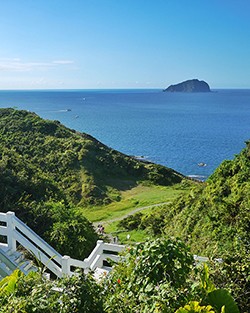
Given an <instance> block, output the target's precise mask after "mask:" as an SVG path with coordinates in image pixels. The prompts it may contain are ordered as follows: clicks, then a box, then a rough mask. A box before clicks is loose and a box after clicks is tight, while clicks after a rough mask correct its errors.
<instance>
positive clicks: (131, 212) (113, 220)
mask: <svg viewBox="0 0 250 313" xmlns="http://www.w3.org/2000/svg"><path fill="white" fill-rule="evenodd" d="M169 203H171V201H168V202H161V203H157V204H151V205H147V206H143V207H140V208H136V209H134V210H132V211H130V212H129V213H127V214H124V215H123V216H120V217H116V218H113V219H111V220H105V221H98V222H94V223H93V225H94V226H95V227H97V225H98V224H102V225H105V224H109V223H113V222H117V221H121V220H123V219H124V218H126V217H128V216H130V215H133V214H135V213H137V212H140V211H143V210H146V209H150V208H154V207H158V206H161V205H164V204H169Z"/></svg>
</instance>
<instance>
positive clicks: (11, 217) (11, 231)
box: [6, 211, 16, 251]
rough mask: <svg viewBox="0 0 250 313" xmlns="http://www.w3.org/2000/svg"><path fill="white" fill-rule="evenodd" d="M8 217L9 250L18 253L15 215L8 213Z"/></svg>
mask: <svg viewBox="0 0 250 313" xmlns="http://www.w3.org/2000/svg"><path fill="white" fill-rule="evenodd" d="M6 217H7V242H8V248H9V249H11V250H12V251H16V239H15V237H14V230H15V225H14V218H15V213H14V212H11V211H8V212H7V213H6Z"/></svg>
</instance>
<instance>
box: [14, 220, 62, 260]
mask: <svg viewBox="0 0 250 313" xmlns="http://www.w3.org/2000/svg"><path fill="white" fill-rule="evenodd" d="M14 225H15V226H16V228H17V230H19V231H21V232H22V233H23V234H24V235H25V236H26V239H28V240H29V241H31V242H33V243H35V244H36V245H37V246H38V249H39V250H43V251H44V252H45V253H46V254H47V255H49V257H50V258H53V260H55V261H57V262H58V263H59V264H61V258H62V255H61V254H60V253H58V252H57V251H56V250H55V249H54V248H53V247H51V246H50V245H49V244H48V243H47V242H46V241H45V240H43V239H42V238H41V237H40V236H39V235H37V234H36V233H35V232H34V231H33V230H32V229H31V228H30V227H29V226H28V225H26V224H25V223H24V222H22V221H21V220H20V219H19V218H17V217H16V216H14ZM20 234H21V233H20ZM32 252H33V251H32Z"/></svg>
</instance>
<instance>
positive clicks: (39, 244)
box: [0, 212, 124, 277]
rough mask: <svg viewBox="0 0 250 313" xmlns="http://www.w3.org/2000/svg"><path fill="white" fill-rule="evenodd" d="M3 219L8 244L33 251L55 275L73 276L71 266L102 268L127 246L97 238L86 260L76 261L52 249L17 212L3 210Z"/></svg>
mask: <svg viewBox="0 0 250 313" xmlns="http://www.w3.org/2000/svg"><path fill="white" fill-rule="evenodd" d="M0 222H3V223H4V224H6V225H1V226H0V235H2V236H4V237H6V238H7V244H6V247H7V249H8V250H11V251H12V252H14V251H16V248H17V243H18V244H19V245H21V246H22V247H23V248H25V249H26V250H28V251H30V252H31V253H32V254H33V255H35V257H36V258H37V259H38V260H39V261H40V262H42V263H43V264H44V265H45V266H46V267H47V268H48V269H49V270H50V271H51V272H53V273H54V274H55V275H56V276H58V277H62V276H63V275H69V276H71V275H73V274H74V270H72V268H73V267H74V268H82V269H84V272H86V273H87V272H89V271H94V270H95V269H96V268H97V267H102V266H103V262H104V261H105V260H107V259H111V260H114V261H117V259H118V256H117V255H116V253H118V252H120V251H121V250H122V249H123V248H124V246H121V245H116V244H108V243H104V242H103V241H102V240H98V241H97V245H96V247H95V248H94V250H93V251H92V253H91V254H90V256H89V257H88V258H86V259H85V260H83V261H81V260H76V259H73V258H71V257H70V256H67V255H64V256H62V255H61V254H60V253H58V252H57V251H56V250H55V249H53V248H52V247H51V246H50V245H49V244H48V243H47V242H46V241H44V240H43V239H42V238H41V237H40V236H38V235H37V234H36V233H35V232H34V231H33V230H32V229H31V228H29V227H28V226H27V225H26V224H24V223H23V222H22V221H21V220H20V219H19V218H17V217H16V216H15V213H14V212H7V213H0Z"/></svg>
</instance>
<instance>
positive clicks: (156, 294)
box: [103, 238, 193, 313]
mask: <svg viewBox="0 0 250 313" xmlns="http://www.w3.org/2000/svg"><path fill="white" fill-rule="evenodd" d="M192 268H193V257H192V255H191V254H190V253H189V251H188V249H187V248H186V246H185V245H184V244H183V243H182V242H181V241H179V240H176V239H164V238H159V239H156V240H154V241H147V242H145V243H141V244H138V245H136V246H134V247H131V248H129V249H127V250H126V252H125V253H124V255H123V256H122V258H121V261H120V262H119V263H118V264H117V265H116V266H115V267H114V269H113V270H112V272H111V273H110V276H109V277H108V278H107V279H106V280H105V281H104V282H103V284H104V289H105V290H106V293H105V297H106V298H105V301H106V302H105V309H106V312H108V313H115V312H121V313H122V312H173V311H174V310H175V309H177V308H178V307H179V306H180V305H181V304H184V303H185V302H186V299H187V298H188V297H189V290H191V285H190V284H191V283H190V282H189V277H190V275H191V271H192ZM156 309H157V310H158V311H155V310H156Z"/></svg>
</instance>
